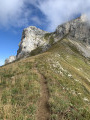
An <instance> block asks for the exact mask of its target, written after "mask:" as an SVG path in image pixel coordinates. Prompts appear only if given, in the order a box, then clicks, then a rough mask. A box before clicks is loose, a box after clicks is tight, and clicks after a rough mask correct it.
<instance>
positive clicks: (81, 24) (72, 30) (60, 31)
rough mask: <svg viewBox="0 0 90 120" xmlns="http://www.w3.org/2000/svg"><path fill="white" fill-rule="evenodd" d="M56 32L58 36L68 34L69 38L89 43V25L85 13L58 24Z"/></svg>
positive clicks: (61, 36)
mask: <svg viewBox="0 0 90 120" xmlns="http://www.w3.org/2000/svg"><path fill="white" fill-rule="evenodd" d="M56 33H57V35H59V37H60V38H63V37H64V36H65V35H68V36H69V38H71V39H74V40H78V41H81V42H83V43H85V44H90V25H89V23H88V19H87V17H86V16H85V15H82V16H81V17H80V18H77V19H75V20H72V21H70V22H68V23H65V24H63V25H59V26H58V27H57V29H56Z"/></svg>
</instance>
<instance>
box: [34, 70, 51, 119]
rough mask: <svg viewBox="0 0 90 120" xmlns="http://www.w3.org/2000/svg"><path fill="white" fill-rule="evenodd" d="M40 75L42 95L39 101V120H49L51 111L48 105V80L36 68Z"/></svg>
mask: <svg viewBox="0 0 90 120" xmlns="http://www.w3.org/2000/svg"><path fill="white" fill-rule="evenodd" d="M36 71H37V73H38V75H39V77H40V78H41V81H40V84H41V97H40V100H39V102H38V110H37V120H49V117H50V111H49V106H48V99H49V93H48V88H47V82H46V80H45V78H44V76H43V75H41V74H40V73H39V72H38V70H36Z"/></svg>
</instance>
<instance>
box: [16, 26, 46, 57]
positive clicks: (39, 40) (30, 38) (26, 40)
mask: <svg viewBox="0 0 90 120" xmlns="http://www.w3.org/2000/svg"><path fill="white" fill-rule="evenodd" d="M46 33H47V32H45V31H43V30H40V29H39V28H36V27H34V26H30V27H28V28H26V29H24V30H23V33H22V39H21V42H20V44H19V49H18V51H17V59H18V58H21V57H24V56H27V55H28V54H29V53H30V52H31V51H32V50H34V49H36V48H37V47H40V46H44V45H45V44H46V41H45V40H44V38H43V36H44V35H45V34H46Z"/></svg>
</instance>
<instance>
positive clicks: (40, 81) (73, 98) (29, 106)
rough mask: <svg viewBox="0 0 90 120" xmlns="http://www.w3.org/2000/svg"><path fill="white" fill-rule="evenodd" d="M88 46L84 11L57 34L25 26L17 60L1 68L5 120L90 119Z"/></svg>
mask: <svg viewBox="0 0 90 120" xmlns="http://www.w3.org/2000/svg"><path fill="white" fill-rule="evenodd" d="M29 46H30V48H29ZM89 46H90V40H89V24H88V20H87V18H86V16H85V15H83V16H81V17H80V18H77V19H75V20H72V21H70V22H68V23H65V24H63V25H60V26H58V27H57V29H56V31H55V32H53V33H47V32H45V31H42V30H40V29H38V28H36V27H29V28H26V29H25V30H24V32H23V34H22V40H21V42H20V44H19V50H18V52H17V56H16V60H15V61H13V62H12V63H9V64H6V65H4V66H2V67H0V98H1V99H0V119H1V120H89V119H90V56H89V54H90V50H89Z"/></svg>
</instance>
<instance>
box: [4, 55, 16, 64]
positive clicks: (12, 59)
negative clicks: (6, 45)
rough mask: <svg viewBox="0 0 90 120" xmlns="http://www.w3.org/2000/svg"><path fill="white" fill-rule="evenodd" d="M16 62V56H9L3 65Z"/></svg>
mask: <svg viewBox="0 0 90 120" xmlns="http://www.w3.org/2000/svg"><path fill="white" fill-rule="evenodd" d="M15 60H16V56H10V57H9V58H8V59H6V60H5V64H8V63H11V62H13V61H15Z"/></svg>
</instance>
